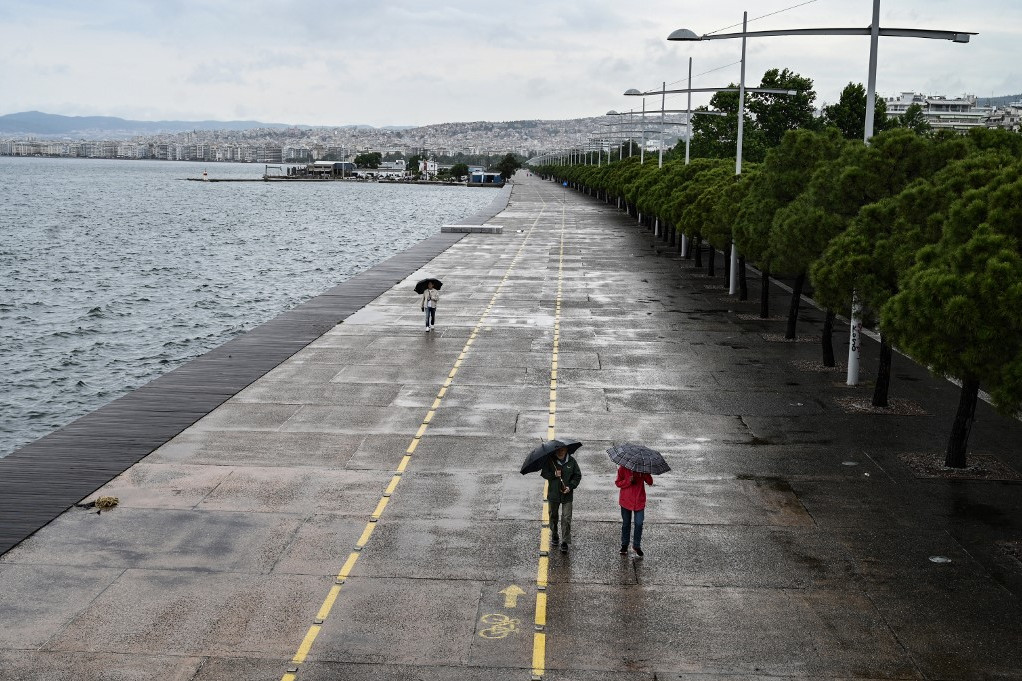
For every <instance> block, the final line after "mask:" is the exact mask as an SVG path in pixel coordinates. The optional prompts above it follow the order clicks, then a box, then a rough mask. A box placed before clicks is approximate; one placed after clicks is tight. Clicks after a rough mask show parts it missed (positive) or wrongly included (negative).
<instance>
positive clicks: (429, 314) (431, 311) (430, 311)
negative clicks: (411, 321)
mask: <svg viewBox="0 0 1022 681" xmlns="http://www.w3.org/2000/svg"><path fill="white" fill-rule="evenodd" d="M435 323H436V308H435V307H427V308H426V328H429V327H431V326H433V325H434V324H435Z"/></svg>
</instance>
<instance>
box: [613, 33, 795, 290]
mask: <svg viewBox="0 0 1022 681" xmlns="http://www.w3.org/2000/svg"><path fill="white" fill-rule="evenodd" d="M688 84H689V87H687V88H683V89H680V90H668V89H666V85H664V86H663V87H662V89H661V90H660V93H661V95H664V96H666V94H667V93H671V94H676V93H682V92H684V93H688V108H686V109H685V110H684V113H685V125H686V126H687V127H686V129H685V165H688V163H689V146H690V143H691V141H692V116H695V115H702V116H726V115H727V114H725V113H724V112H723V111H692V93H693V92H738V93H739V98H740V99H741V101H742V106H741V107H740V109H739V112H738V113H739V118H738V120H739V124H738V148H737V153H736V155H735V174H737V175H740V174H741V172H742V130H743V126H742V121H744V119H745V107H744V102H745V93H746V92H756V93H761V94H770V95H794V94H796V91H795V90H777V89H774V88H746V87H745V63H744V51H743V62H742V82H741V84H740V85H739V87H738V88H737V89H736V88H734V87H723V88H712V87H706V88H694V87H692V58H691V57H689V60H688ZM649 94H655V91H654V92H639V91H638V90H636V89H634V88H633V89H630V90H627V91H626V92H625V95H628V96H632V97H635V96H641V97H645V96H646V95H649ZM643 101H645V100H643ZM662 113H663V110H661V114H662ZM671 113H681V111H680V110H679V111H672V112H671ZM661 167H662V166H661ZM737 253H738V252H737V250H736V249H735V247H734V244H733V243H732V246H731V255H732V258H733V259H732V261H731V280H730V282H731V291H730V292H731V293H734V292H735V290H736V286H737V275H736V274H735V273H736V272H737V270H738V267H737V259H738V254H737ZM681 255H682V256H687V255H688V237H687V236H686V235H685V233H684V232H683V233H682V235H681Z"/></svg>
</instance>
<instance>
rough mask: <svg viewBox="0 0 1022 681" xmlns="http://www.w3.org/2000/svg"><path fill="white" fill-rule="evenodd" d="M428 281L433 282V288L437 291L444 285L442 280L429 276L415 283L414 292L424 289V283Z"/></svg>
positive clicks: (420, 291)
mask: <svg viewBox="0 0 1022 681" xmlns="http://www.w3.org/2000/svg"><path fill="white" fill-rule="evenodd" d="M429 282H433V288H435V289H436V290H437V291H439V290H440V287H441V286H443V285H444V282H442V281H440V280H439V279H433V278H432V277H429V278H428V279H423V280H422V281H420V282H419V283H418V284H416V285H415V292H416V293H422V292H423V291H425V290H426V284H428V283H429Z"/></svg>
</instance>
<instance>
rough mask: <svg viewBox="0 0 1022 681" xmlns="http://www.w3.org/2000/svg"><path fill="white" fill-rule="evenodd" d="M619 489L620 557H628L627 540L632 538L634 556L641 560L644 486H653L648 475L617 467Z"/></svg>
mask: <svg viewBox="0 0 1022 681" xmlns="http://www.w3.org/2000/svg"><path fill="white" fill-rule="evenodd" d="M614 484H615V485H617V486H618V488H620V490H621V493H620V495H619V496H618V503H620V504H621V555H622V556H627V555H628V539H629V537H630V536H631V537H632V548H633V549H635V555H637V556H639V557H640V558H642V555H643V553H642V522H643V520H644V519H645V515H646V485H652V484H653V476H652V475H650V474H649V473H636V472H635V471H632V470H629V469H627V468H625V467H624V466H618V469H617V480H615V481H614ZM633 517H634V518H635V534H634V536H632V532H631V529H632V518H633Z"/></svg>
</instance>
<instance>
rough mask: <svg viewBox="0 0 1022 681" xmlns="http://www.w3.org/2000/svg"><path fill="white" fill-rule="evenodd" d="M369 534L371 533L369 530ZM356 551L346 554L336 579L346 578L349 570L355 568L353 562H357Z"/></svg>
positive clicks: (349, 572) (357, 553)
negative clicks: (346, 558) (346, 556)
mask: <svg viewBox="0 0 1022 681" xmlns="http://www.w3.org/2000/svg"><path fill="white" fill-rule="evenodd" d="M370 534H372V533H371V532H370ZM359 555H360V554H359V552H358V551H352V552H351V553H349V554H348V560H346V561H344V565H343V566H341V571H340V572H338V573H337V579H347V578H348V575H350V574H351V571H352V570H354V569H355V563H357V562H358V557H359Z"/></svg>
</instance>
